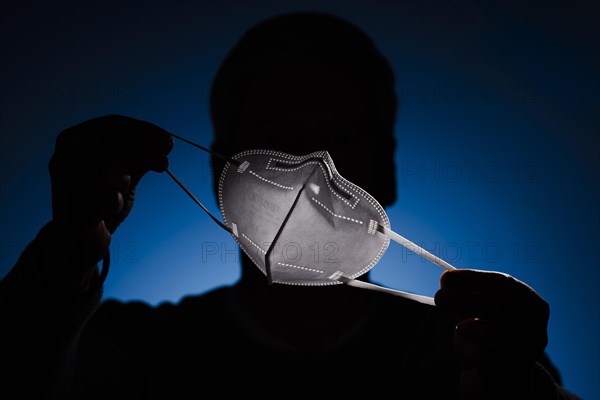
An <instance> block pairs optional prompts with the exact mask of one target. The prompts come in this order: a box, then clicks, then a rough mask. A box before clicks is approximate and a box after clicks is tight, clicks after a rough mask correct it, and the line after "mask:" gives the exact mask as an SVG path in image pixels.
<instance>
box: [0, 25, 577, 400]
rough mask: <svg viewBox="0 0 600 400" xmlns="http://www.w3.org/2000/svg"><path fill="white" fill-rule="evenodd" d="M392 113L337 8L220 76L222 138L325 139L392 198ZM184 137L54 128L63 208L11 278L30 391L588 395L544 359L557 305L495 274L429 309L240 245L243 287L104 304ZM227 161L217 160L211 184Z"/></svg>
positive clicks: (287, 31) (280, 30)
mask: <svg viewBox="0 0 600 400" xmlns="http://www.w3.org/2000/svg"><path fill="white" fill-rule="evenodd" d="M396 108H397V104H396V96H395V92H394V76H393V73H392V69H391V68H390V66H389V64H388V62H387V61H386V59H385V58H384V57H383V56H382V55H381V54H380V53H379V51H378V50H377V49H376V47H375V45H374V44H373V42H372V41H371V40H370V38H369V37H368V36H367V35H366V34H365V33H364V32H362V31H361V30H360V29H358V28H357V27H355V26H353V25H352V24H350V23H348V22H345V21H343V20H340V19H338V18H336V17H334V16H330V15H326V14H320V13H294V14H288V15H282V16H279V17H274V18H272V19H269V20H267V21H265V22H263V23H260V24H258V25H257V26H255V27H253V28H252V29H250V30H249V31H248V32H247V33H246V34H245V35H243V37H242V38H241V39H240V41H239V42H238V43H237V45H236V46H235V47H234V48H233V49H232V50H231V52H230V53H229V55H228V56H227V57H226V59H225V60H224V62H223V64H222V66H221V68H220V70H219V71H218V73H217V76H216V77H215V79H214V82H213V90H212V97H211V114H212V118H213V123H214V132H215V139H214V142H213V144H212V147H213V149H214V150H215V151H217V152H219V153H222V154H227V155H233V154H235V153H237V152H239V151H241V150H246V149H250V148H268V149H274V150H280V151H284V152H288V153H292V154H297V155H304V154H308V153H310V152H312V151H317V150H323V149H325V150H328V151H329V153H330V154H331V156H332V158H333V160H334V162H335V164H336V167H337V169H338V170H339V171H340V173H341V174H342V175H343V176H344V177H345V178H347V179H348V180H350V181H351V182H354V183H356V184H357V185H358V186H360V187H362V188H364V189H365V190H366V191H367V192H369V193H370V194H372V195H373V196H374V197H375V198H376V199H377V200H378V201H379V202H380V203H381V204H382V206H384V207H385V206H389V205H391V204H392V203H393V202H394V200H395V192H396V187H395V177H394V158H393V155H394V148H395V141H394V134H393V132H394V122H395V115H396ZM172 146H173V142H172V139H171V137H170V136H169V134H168V133H167V132H166V131H164V130H162V129H161V128H159V127H157V126H155V125H153V124H150V123H148V122H144V121H139V120H135V119H131V118H128V117H123V116H117V115H111V116H105V117H100V118H95V119H92V120H88V121H85V122H83V123H81V124H79V125H76V126H73V127H71V128H68V129H66V130H64V131H63V132H61V134H60V135H59V136H58V138H57V141H56V147H55V151H54V154H53V156H52V159H51V160H50V165H49V169H50V174H51V183H52V206H53V218H52V220H51V221H50V222H49V223H48V224H47V225H45V226H44V227H43V228H42V229H41V230H40V232H39V233H38V235H37V236H36V238H35V239H34V240H33V241H32V242H31V244H30V245H29V246H28V247H27V249H26V250H25V251H24V252H23V254H22V255H21V257H20V259H19V261H18V262H17V264H16V265H15V267H14V268H13V269H12V271H11V272H10V273H9V275H8V276H7V277H6V278H5V279H4V280H3V281H2V282H1V286H0V301H1V303H0V306H1V310H2V320H3V322H4V324H3V328H2V354H3V357H2V363H3V366H4V368H5V369H8V370H10V371H11V374H10V375H9V376H10V379H7V380H6V383H7V384H13V385H15V386H17V389H18V390H19V392H20V393H22V394H23V396H20V397H24V394H38V395H40V396H41V397H42V398H45V397H52V396H53V395H56V396H60V397H61V398H69V397H71V398H85V399H90V398H109V397H118V398H121V397H123V398H128V399H137V398H152V399H154V398H167V397H168V398H179V397H184V396H185V397H199V396H201V395H203V394H204V395H206V393H207V392H209V393H215V391H217V393H218V394H219V395H221V394H224V395H226V394H229V391H230V390H237V391H238V393H242V394H243V395H248V394H250V395H255V394H272V393H273V392H275V394H276V395H278V396H286V395H298V396H303V395H323V394H324V395H342V396H345V395H351V394H356V391H357V390H360V388H361V386H364V388H365V389H366V391H365V392H366V393H369V394H376V395H380V394H389V393H391V394H394V395H397V396H400V397H402V398H410V399H421V398H423V399H453V398H465V399H467V398H486V399H487V398H502V399H506V398H528V399H529V398H540V399H546V398H548V399H556V398H564V399H571V398H576V397H575V396H574V395H572V394H571V393H570V392H568V391H567V390H565V389H564V388H562V387H561V382H560V377H559V375H558V374H557V372H556V370H555V369H554V368H553V367H552V364H551V363H550V362H549V361H548V359H547V358H546V357H545V355H544V349H545V346H546V342H547V335H546V324H547V320H548V315H549V308H548V305H547V304H546V302H545V301H544V300H543V299H542V298H541V297H540V296H539V295H538V294H537V293H536V292H535V291H534V290H533V289H531V288H530V287H529V286H527V285H525V284H524V283H522V282H520V281H518V280H516V279H514V278H512V277H510V276H507V275H504V274H500V273H494V272H483V271H475V270H457V271H452V272H447V273H444V274H443V276H442V279H441V288H440V290H439V291H438V293H437V294H436V304H437V307H431V306H427V305H423V304H420V303H416V302H413V301H411V300H407V299H404V298H400V297H396V296H391V295H388V294H382V293H379V292H373V291H367V290H361V289H357V288H353V287H349V286H346V285H333V286H327V287H298V286H291V285H281V284H273V285H270V286H268V285H267V281H266V278H265V276H264V275H263V274H262V272H261V271H259V269H258V268H256V266H254V265H253V264H252V262H251V261H250V260H249V259H248V258H247V257H246V256H245V255H242V261H241V263H242V276H241V279H240V280H239V282H237V283H236V284H234V285H231V286H224V287H219V288H215V289H213V290H211V291H210V292H208V293H204V294H201V295H195V296H188V297H186V298H184V299H183V300H182V301H181V302H179V303H178V304H170V303H165V304H162V305H160V306H158V307H151V306H149V305H146V304H143V303H140V302H129V303H122V302H118V301H106V302H104V303H102V304H101V305H100V300H101V296H102V288H101V283H102V280H101V276H100V274H99V272H98V266H97V263H98V261H100V260H101V259H102V258H103V257H104V256H105V255H106V254H107V251H108V249H109V244H110V238H111V235H112V234H114V232H115V230H116V229H117V228H118V226H119V225H120V224H121V223H122V222H123V221H124V220H125V218H126V217H127V215H128V213H129V212H130V210H131V207H132V206H133V200H134V196H135V187H136V184H137V183H138V182H139V181H140V179H141V178H142V177H143V176H144V175H145V174H146V173H147V172H149V171H156V172H162V171H164V170H165V169H166V168H167V165H168V159H167V156H168V154H169V152H170V150H171V148H172ZM222 167H223V163H222V162H220V161H219V160H218V159H217V158H214V161H213V168H214V173H215V177H218V176H219V173H220V171H221V169H222ZM216 180H217V179H215V181H216ZM357 246H360V243H357ZM168 267H169V266H168V265H166V266H165V268H168ZM361 279H365V280H368V274H366V275H364V276H363V277H361ZM367 390H368V391H367ZM38 398H39V397H38Z"/></svg>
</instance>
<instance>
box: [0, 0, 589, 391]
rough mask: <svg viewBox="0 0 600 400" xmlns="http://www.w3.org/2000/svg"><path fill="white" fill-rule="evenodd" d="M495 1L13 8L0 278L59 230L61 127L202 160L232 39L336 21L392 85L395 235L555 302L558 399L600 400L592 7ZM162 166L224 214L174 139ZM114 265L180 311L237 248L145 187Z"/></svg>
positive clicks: (122, 294) (8, 32) (412, 281)
mask: <svg viewBox="0 0 600 400" xmlns="http://www.w3.org/2000/svg"><path fill="white" fill-rule="evenodd" d="M486 4H487V5H481V4H478V3H473V2H462V1H448V2H435V1H426V2H416V1H411V2H403V1H369V2H366V1H364V2H359V1H343V2H337V1H330V2H328V1H319V2H306V1H305V2H296V1H289V2H271V1H270V2H262V1H246V2H241V1H240V2H231V1H225V2H223V1H221V2H216V1H215V2H211V1H203V2H200V1H198V2H194V1H171V2H167V1H154V2H137V1H119V2H106V1H104V2H102V1H96V2H90V3H88V4H83V2H55V3H53V4H41V2H40V4H37V3H34V2H26V1H24V2H23V1H21V2H14V3H12V4H10V2H4V3H3V6H2V12H1V14H0V15H1V17H0V18H1V24H0V29H1V32H2V40H1V59H2V62H1V63H0V71H1V74H2V75H1V76H2V81H1V88H0V89H1V90H0V95H1V102H0V128H1V136H0V151H1V155H2V157H1V159H0V201H1V207H0V223H1V226H2V231H1V232H0V235H1V236H0V246H1V247H0V276H4V275H5V274H6V273H7V272H8V270H9V269H10V268H11V267H12V265H13V264H14V262H15V261H16V259H17V258H18V256H19V254H20V252H21V251H22V249H23V248H24V246H25V245H26V244H27V243H28V242H29V241H30V240H31V239H32V238H33V236H34V235H35V234H36V232H37V231H38V229H39V228H40V227H41V226H42V225H43V224H44V223H45V222H46V221H48V220H49V218H50V215H51V209H50V185H49V180H48V174H47V162H48V160H49V158H50V156H51V154H52V151H53V146H54V139H55V137H56V135H57V134H58V132H59V131H60V130H62V129H64V128H66V127H68V126H71V125H74V124H76V123H78V122H81V121H83V120H85V119H87V118H91V117H95V116H99V115H103V114H109V113H119V114H125V115H129V116H132V117H136V118H140V119H144V120H147V121H150V122H153V123H155V124H158V125H160V126H162V127H164V128H166V129H168V130H170V131H171V132H173V133H178V134H180V135H182V136H185V137H187V138H189V139H192V140H195V141H197V142H198V143H201V144H205V145H209V144H210V142H211V137H212V134H211V122H210V119H209V114H208V93H209V88H210V83H211V79H212V77H213V75H214V74H215V72H216V69H217V67H218V65H219V64H220V62H221V61H222V59H223V57H224V55H225V54H226V52H227V51H228V50H229V49H230V48H231V46H232V45H233V44H234V43H235V41H236V40H237V39H238V38H239V36H240V35H241V34H242V33H243V32H244V31H245V30H246V29H247V28H249V27H250V26H252V25H253V24H254V23H256V22H258V21H260V20H262V19H264V18H266V17H268V16H270V15H274V14H278V13H281V12H287V11H293V10H322V11H330V12H332V13H334V14H337V15H339V16H342V17H345V18H347V19H348V20H350V21H352V22H355V23H356V24H358V25H359V26H361V27H362V28H364V29H365V30H366V31H367V32H368V33H369V34H370V35H371V36H372V37H373V39H374V40H375V42H376V44H377V45H378V46H379V48H380V49H381V50H382V52H383V53H384V54H385V55H386V56H387V57H388V58H389V59H390V61H391V62H392V64H393V66H394V69H395V72H396V77H397V90H398V94H399V97H400V109H399V114H398V123H397V128H396V135H397V141H398V150H397V155H396V164H397V169H398V176H397V179H398V201H397V202H396V204H395V205H394V206H393V207H390V208H389V209H388V213H389V216H390V219H391V222H392V228H393V229H394V230H396V231H397V232H399V233H400V234H402V235H404V236H406V237H408V238H409V239H412V240H413V241H415V242H417V243H418V244H420V245H422V246H423V247H425V248H426V249H428V250H430V251H431V252H433V253H435V254H437V255H439V256H440V257H442V258H444V259H446V260H447V261H449V262H450V263H451V264H454V265H455V266H457V267H463V268H479V269H489V270H499V271H504V272H507V273H509V274H512V275H514V276H515V277H517V278H519V279H521V280H523V281H525V282H527V283H529V284H530V285H532V286H533V287H534V288H535V289H536V290H537V291H538V292H539V293H540V294H541V295H542V296H543V297H544V298H545V299H546V300H547V301H548V302H549V303H550V305H551V317H550V322H549V337H550V344H549V345H548V348H547V350H548V353H549V354H550V356H551V357H552V359H553V360H554V361H555V363H556V364H557V365H558V366H559V368H560V370H561V372H562V375H563V378H564V382H565V386H566V387H567V388H569V389H571V390H572V391H574V392H576V393H578V394H579V395H581V396H582V397H583V398H586V399H598V398H600V394H599V391H600V388H599V380H598V376H600V364H599V362H600V352H599V348H598V343H599V340H598V337H599V320H600V318H599V314H600V311H599V304H600V301H599V300H600V299H599V286H600V279H599V275H598V269H599V268H598V267H599V260H600V252H599V243H600V235H599V225H600V224H599V222H600V221H599V212H598V211H599V210H598V204H599V185H598V182H599V163H598V147H599V146H598V135H599V126H598V125H599V123H598V122H599V118H598V112H599V111H600V110H599V109H598V105H599V102H598V98H597V93H598V89H599V87H598V71H599V70H600V65H599V62H598V55H597V51H598V37H599V35H598V28H597V27H594V26H593V24H592V16H593V13H592V10H591V2H590V3H584V2H566V1H564V2H563V1H561V2H541V1H539V2H538V1H536V2H530V3H528V5H527V6H523V5H521V4H520V2H490V3H486ZM365 135H368V132H365ZM170 158H171V169H172V170H173V172H174V173H175V174H177V175H178V176H179V178H180V179H182V180H183V181H184V182H186V184H187V185H188V186H189V187H190V189H192V190H193V191H194V193H196V195H197V196H198V197H199V198H200V199H201V200H202V201H203V202H204V203H205V205H206V206H207V207H209V208H210V209H211V210H212V211H213V212H214V213H215V214H216V215H218V209H217V207H216V202H215V199H214V194H213V193H212V189H211V183H212V182H211V179H212V178H211V171H210V166H209V158H208V156H207V155H206V154H203V153H202V152H200V151H198V150H194V149H193V148H191V147H189V146H187V145H184V144H182V143H176V146H175V148H174V150H173V152H172V154H171V157H170ZM340 172H341V174H342V175H343V171H340ZM111 252H112V267H111V273H110V276H109V277H108V281H107V285H106V296H107V297H111V298H118V299H124V300H126V299H140V300H144V301H147V302H149V303H151V304H158V303H160V302H163V301H173V302H176V301H178V300H179V299H181V297H182V296H184V295H186V294H193V293H201V292H204V291H206V290H209V289H211V288H214V287H216V286H220V285H225V284H230V283H233V282H235V281H236V280H237V279H238V277H239V273H240V269H239V266H238V264H237V261H238V257H239V255H238V251H237V248H236V245H235V242H234V241H233V240H232V239H231V238H230V237H229V236H228V234H227V233H225V232H223V231H222V230H221V229H219V228H218V227H217V226H216V225H215V224H214V223H213V222H212V221H210V219H209V218H207V217H206V216H205V215H204V214H203V212H202V211H201V210H200V209H199V208H198V207H197V206H196V205H194V204H193V203H192V202H191V201H190V200H189V199H188V198H187V197H186V196H185V194H184V193H183V192H182V191H181V190H179V189H178V188H177V187H176V186H175V184H174V183H173V182H172V181H171V180H169V178H168V177H167V176H166V175H165V174H154V173H152V174H149V175H148V176H147V177H146V178H145V179H144V180H143V181H142V182H141V184H140V186H139V191H138V198H137V200H136V206H135V208H134V211H133V213H132V214H131V215H130V217H129V219H128V221H127V222H126V223H125V224H124V225H123V226H122V227H121V228H120V229H119V231H118V232H117V234H116V235H115V236H114V238H113V243H112V245H111ZM440 273H441V269H440V268H439V267H437V266H435V265H434V264H431V263H429V262H428V261H424V260H421V259H419V258H418V256H416V255H414V254H412V253H410V252H408V251H406V250H404V249H403V248H402V247H400V246H399V245H396V244H394V243H392V245H391V247H390V248H389V250H388V252H387V253H386V255H385V256H384V258H383V260H382V261H381V262H380V263H379V264H377V265H376V266H375V268H374V269H373V270H372V276H373V279H374V280H376V281H377V282H379V283H380V284H382V285H385V286H388V287H392V288H397V289H401V290H407V291H412V292H416V293H420V294H426V295H433V294H434V293H435V291H436V289H437V285H438V279H439V275H440ZM396 317H397V316H393V315H390V318H396Z"/></svg>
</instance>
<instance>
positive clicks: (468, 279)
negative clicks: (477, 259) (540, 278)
mask: <svg viewBox="0 0 600 400" xmlns="http://www.w3.org/2000/svg"><path fill="white" fill-rule="evenodd" d="M440 287H441V289H440V293H439V295H438V298H439V301H440V303H441V305H448V306H454V307H457V308H459V309H468V307H469V303H473V302H483V303H485V304H486V308H487V309H488V311H493V310H494V309H495V310H509V311H510V312H517V313H527V312H529V311H531V310H532V309H533V310H536V311H537V312H539V313H541V314H544V315H547V314H549V308H548V304H547V303H546V302H545V301H544V299H543V298H542V297H541V296H540V295H539V294H538V293H537V292H535V291H534V290H533V289H532V288H531V287H530V286H529V285H527V284H525V283H524V282H522V281H519V280H517V279H515V278H514V277H512V276H510V275H508V274H504V273H500V272H494V271H480V270H469V269H461V270H454V271H446V272H444V273H443V274H442V276H441V278H440ZM471 307H472V309H473V311H475V310H476V309H477V306H476V305H472V306H471Z"/></svg>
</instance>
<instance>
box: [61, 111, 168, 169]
mask: <svg viewBox="0 0 600 400" xmlns="http://www.w3.org/2000/svg"><path fill="white" fill-rule="evenodd" d="M172 147H173V139H172V137H171V136H170V135H169V134H168V133H167V132H166V131H165V130H164V129H162V128H160V127H158V126H156V125H154V124H151V123H149V122H145V121H141V120H137V119H133V118H129V117H124V116H117V115H109V116H105V117H99V118H94V119H91V120H88V121H85V122H83V123H81V124H79V125H75V126H74V127H71V128H68V129H66V130H64V131H63V132H61V133H60V134H59V136H58V138H57V140H56V147H55V155H56V158H57V159H58V160H59V161H62V162H65V163H69V164H73V163H77V162H81V161H84V160H86V159H89V158H107V159H110V160H113V161H119V162H120V163H121V164H122V165H125V166H126V167H128V168H130V170H131V172H132V173H136V174H143V173H144V172H146V171H148V170H158V171H162V170H164V169H165V168H166V164H165V161H166V156H167V155H168V154H169V152H170V151H171V149H172Z"/></svg>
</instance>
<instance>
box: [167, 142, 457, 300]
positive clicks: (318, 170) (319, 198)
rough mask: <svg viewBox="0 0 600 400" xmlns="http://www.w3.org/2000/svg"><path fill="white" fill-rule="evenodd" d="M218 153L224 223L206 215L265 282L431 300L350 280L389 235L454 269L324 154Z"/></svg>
mask: <svg viewBox="0 0 600 400" xmlns="http://www.w3.org/2000/svg"><path fill="white" fill-rule="evenodd" d="M173 137H175V138H177V139H182V138H179V137H178V136H175V135H173ZM182 140H184V139H182ZM184 141H186V142H187V143H190V144H193V143H191V142H189V141H187V140H184ZM193 145H195V146H196V147H199V148H201V149H203V150H205V151H210V150H208V149H206V148H204V147H202V146H199V145H196V144H193ZM213 154H214V153H213ZM216 156H219V157H222V158H225V159H226V160H227V161H228V162H227V164H226V165H225V167H224V168H223V171H222V172H221V176H220V179H219V184H218V196H219V207H220V209H221V215H222V217H223V222H221V221H219V220H218V219H216V218H215V217H214V216H212V215H211V218H213V219H214V220H215V221H216V222H217V223H218V224H219V225H221V226H222V227H223V228H225V229H226V230H228V231H229V232H230V233H231V234H232V236H233V238H234V239H235V241H236V242H237V243H238V244H239V246H240V248H241V249H242V250H243V251H244V252H245V253H246V255H247V256H248V257H249V258H250V259H251V260H252V261H253V262H254V264H255V265H256V266H257V267H258V268H259V269H260V270H261V271H262V272H263V273H264V274H265V275H266V277H267V280H268V282H269V283H282V284H290V285H310V286H324V285H335V284H349V285H352V286H357V287H362V288H365V289H374V290H380V291H385V292H389V293H392V294H395V295H399V296H403V297H409V298H412V299H413V300H416V301H419V302H422V303H426V304H431V305H433V304H434V303H433V299H432V298H430V297H425V296H419V295H414V294H410V293H405V292H401V291H397V290H392V289H387V288H383V287H380V286H377V285H373V284H370V283H367V282H363V281H357V280H355V279H356V278H358V277H359V276H361V275H363V274H364V273H366V272H367V271H369V270H370V269H372V268H373V267H374V266H375V265H376V264H377V263H378V262H379V260H380V259H381V258H382V257H383V255H384V254H385V252H386V250H387V248H388V245H389V243H390V239H393V240H395V241H396V242H398V243H400V244H402V245H403V246H405V247H407V248H409V249H410V250H412V251H414V252H416V253H418V254H420V255H421V256H423V257H426V258H428V259H429V260H431V261H433V262H435V263H436V264H438V265H440V266H442V267H443V268H445V269H454V267H452V266H451V265H449V264H448V263H446V262H445V261H443V260H441V259H439V258H438V257H436V256H434V255H432V254H431V253H428V252H427V251H425V250H423V249H421V248H420V247H418V246H417V245H415V244H414V243H412V242H410V241H409V240H407V239H405V238H403V237H402V236H400V235H398V234H396V233H395V232H393V231H392V230H391V228H390V222H389V219H388V216H387V214H386V212H385V211H384V209H383V207H381V205H380V204H379V203H378V202H377V200H376V199H374V198H373V197H372V196H371V195H369V194H368V193H367V192H365V191H364V190H363V189H361V188H360V187H358V186H356V185H355V184H353V183H351V182H349V181H347V180H346V179H344V178H343V177H342V176H340V175H339V173H338V172H337V171H336V169H335V166H334V164H333V160H332V159H331V157H330V156H329V153H327V152H326V151H319V152H314V153H311V154H308V155H305V156H293V155H290V154H287V153H283V152H279V151H273V150H262V149H257V150H247V151H243V152H241V153H238V154H236V155H234V156H233V157H231V158H227V157H223V156H220V155H218V154H216ZM167 173H168V174H169V175H170V176H171V177H172V178H173V179H174V180H175V181H176V182H177V183H178V184H179V185H180V186H181V187H182V188H183V189H184V190H185V191H186V192H187V193H188V194H189V195H190V196H191V197H192V198H193V199H194V200H195V201H196V203H198V204H199V205H200V206H201V207H202V208H203V209H204V210H205V211H206V212H208V210H206V208H205V207H204V206H202V204H201V203H200V202H199V201H198V200H196V198H195V197H194V196H193V195H192V194H191V193H190V192H189V190H187V189H186V188H185V186H184V185H183V184H182V183H181V182H180V181H179V180H178V179H177V178H176V177H175V175H173V173H172V172H171V171H169V170H167ZM209 215H210V213H209Z"/></svg>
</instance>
